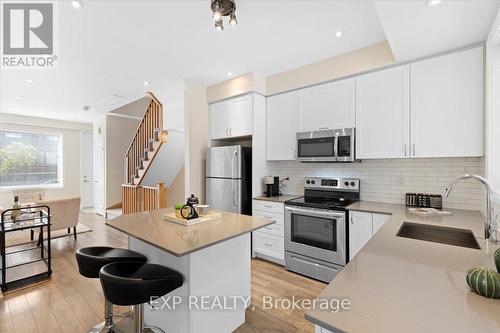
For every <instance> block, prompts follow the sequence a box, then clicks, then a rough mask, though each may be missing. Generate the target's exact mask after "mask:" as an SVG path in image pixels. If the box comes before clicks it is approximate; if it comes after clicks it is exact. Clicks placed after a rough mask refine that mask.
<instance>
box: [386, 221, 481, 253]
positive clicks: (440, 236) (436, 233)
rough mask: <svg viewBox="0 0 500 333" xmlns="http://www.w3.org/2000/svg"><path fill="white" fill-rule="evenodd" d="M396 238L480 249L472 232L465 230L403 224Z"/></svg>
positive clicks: (409, 223)
mask: <svg viewBox="0 0 500 333" xmlns="http://www.w3.org/2000/svg"><path fill="white" fill-rule="evenodd" d="M396 236H398V237H405V238H413V239H418V240H423V241H427V242H434V243H441V244H448V245H454V246H461V247H467V248H470V249H478V250H480V249H481V247H480V246H479V244H478V242H477V239H476V237H475V236H474V234H473V233H472V231H471V230H467V229H459V228H450V227H440V226H436V225H429V224H420V223H411V222H403V225H401V228H400V229H399V231H398V233H397V234H396Z"/></svg>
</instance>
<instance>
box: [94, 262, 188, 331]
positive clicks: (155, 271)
mask: <svg viewBox="0 0 500 333" xmlns="http://www.w3.org/2000/svg"><path fill="white" fill-rule="evenodd" d="M99 279H100V280H101V286H102V290H103V291H104V296H105V297H106V299H108V300H109V301H110V302H111V303H113V304H116V305H134V316H135V323H134V326H135V332H136V333H140V332H144V331H148V332H149V331H151V327H149V328H148V327H147V326H146V327H145V326H144V319H143V311H144V305H143V304H144V303H147V302H150V301H151V297H153V296H157V297H161V296H163V295H165V294H168V293H170V292H171V291H173V290H175V289H177V288H179V287H181V286H182V285H183V283H184V278H183V276H182V274H180V273H179V272H177V271H175V270H173V269H170V268H168V267H165V266H161V265H157V264H144V263H141V262H116V263H112V264H109V265H106V266H104V267H103V268H102V269H101V271H100V272H99Z"/></svg>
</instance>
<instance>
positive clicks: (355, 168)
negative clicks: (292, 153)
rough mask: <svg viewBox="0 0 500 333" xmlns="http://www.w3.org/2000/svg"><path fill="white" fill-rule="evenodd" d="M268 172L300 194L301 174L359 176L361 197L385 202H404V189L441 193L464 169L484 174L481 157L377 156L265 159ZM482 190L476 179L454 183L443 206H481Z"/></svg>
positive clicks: (301, 191) (288, 191) (288, 188)
mask: <svg viewBox="0 0 500 333" xmlns="http://www.w3.org/2000/svg"><path fill="white" fill-rule="evenodd" d="M268 168H269V174H270V175H275V176H280V178H281V177H290V180H289V181H287V182H286V183H285V184H286V186H285V188H284V192H285V193H291V194H301V193H303V191H304V186H303V182H304V177H307V176H316V177H354V178H359V179H361V200H366V201H379V202H387V203H401V204H404V202H405V193H406V192H416V193H431V194H441V195H444V192H445V189H446V187H447V186H448V184H449V183H450V182H451V180H452V179H453V178H455V177H457V176H461V175H463V174H466V173H470V174H478V175H482V176H484V174H485V159H484V158H482V157H463V158H458V157H457V158H419V159H379V160H363V161H362V162H354V163H324V164H323V163H300V162H297V161H273V162H268ZM483 203H484V190H483V187H482V185H481V184H480V183H478V182H477V181H474V180H466V181H463V182H461V183H458V184H457V185H456V186H455V187H454V189H453V192H452V193H451V194H450V196H449V198H446V199H445V198H443V207H448V208H460V209H474V210H476V209H477V210H482V209H484V207H483Z"/></svg>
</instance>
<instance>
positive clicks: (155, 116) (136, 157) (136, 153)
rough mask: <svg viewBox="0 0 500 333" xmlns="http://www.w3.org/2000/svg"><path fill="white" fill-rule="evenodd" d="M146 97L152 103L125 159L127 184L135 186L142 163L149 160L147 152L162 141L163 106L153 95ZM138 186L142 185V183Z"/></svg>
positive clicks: (149, 93) (149, 94)
mask: <svg viewBox="0 0 500 333" xmlns="http://www.w3.org/2000/svg"><path fill="white" fill-rule="evenodd" d="M146 95H147V96H148V97H150V98H151V101H150V103H149V105H148V108H147V109H146V111H145V113H144V116H143V117H142V120H141V123H140V124H139V126H138V128H137V131H136V133H135V136H134V138H133V140H132V142H131V143H130V146H129V147H128V149H127V152H126V154H125V158H124V161H125V173H124V174H125V177H124V178H125V184H133V179H134V178H135V177H136V176H138V170H139V169H140V168H142V161H143V160H147V158H148V153H147V152H148V151H151V150H152V145H153V142H154V141H160V140H161V133H162V131H163V105H162V104H161V102H160V101H159V100H158V99H157V98H156V96H155V95H154V94H153V93H151V92H148V93H146ZM141 180H142V179H141ZM137 185H140V182H139V184H137Z"/></svg>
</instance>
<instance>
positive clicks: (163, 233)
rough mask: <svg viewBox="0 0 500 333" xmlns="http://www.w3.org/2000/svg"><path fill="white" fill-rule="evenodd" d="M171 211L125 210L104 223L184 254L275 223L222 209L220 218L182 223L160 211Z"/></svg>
mask: <svg viewBox="0 0 500 333" xmlns="http://www.w3.org/2000/svg"><path fill="white" fill-rule="evenodd" d="M173 211H174V210H173V208H164V209H160V210H152V211H147V212H140V213H133V214H125V215H121V216H119V217H117V218H114V219H112V220H110V221H107V222H106V224H107V225H109V226H111V227H113V228H115V229H117V230H119V231H122V232H124V233H126V234H127V235H129V236H132V237H135V238H137V239H140V240H142V241H144V242H146V243H149V244H151V245H153V246H155V247H158V248H160V249H161V250H164V251H167V252H169V253H171V254H173V255H175V256H183V255H186V254H189V253H192V252H195V251H198V250H201V249H204V248H206V247H209V246H212V245H215V244H217V243H220V242H223V241H226V240H228V239H231V238H234V237H237V236H240V235H243V234H246V233H249V232H252V231H254V230H257V229H260V228H263V227H265V226H268V225H271V224H273V223H275V222H273V221H270V220H265V219H262V218H256V217H252V216H247V215H241V214H235V213H229V212H222V211H221V212H220V213H221V214H222V218H221V220H218V221H213V222H205V223H201V224H196V225H193V226H183V225H180V224H176V223H173V222H169V221H166V220H164V219H162V215H163V214H165V213H168V212H173Z"/></svg>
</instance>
